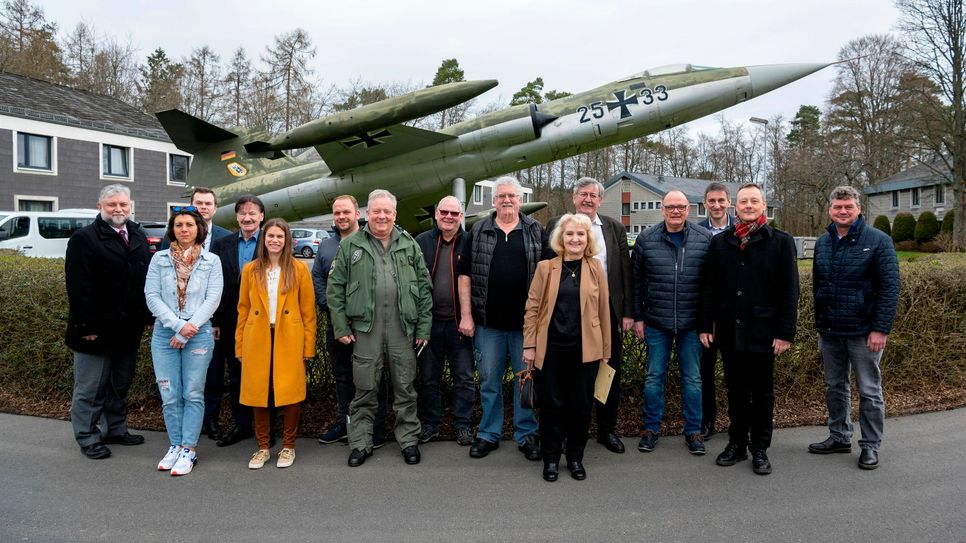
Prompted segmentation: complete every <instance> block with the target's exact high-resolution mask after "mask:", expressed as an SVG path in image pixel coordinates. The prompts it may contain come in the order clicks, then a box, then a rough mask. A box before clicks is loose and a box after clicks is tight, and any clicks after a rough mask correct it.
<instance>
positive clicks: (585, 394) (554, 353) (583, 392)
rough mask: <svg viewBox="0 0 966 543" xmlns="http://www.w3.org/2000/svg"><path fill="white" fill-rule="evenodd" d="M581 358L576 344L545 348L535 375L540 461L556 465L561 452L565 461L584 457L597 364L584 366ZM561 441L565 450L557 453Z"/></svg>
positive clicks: (559, 450)
mask: <svg viewBox="0 0 966 543" xmlns="http://www.w3.org/2000/svg"><path fill="white" fill-rule="evenodd" d="M581 358H582V357H581V349H580V346H579V345H578V346H577V347H576V348H573V347H571V348H567V349H555V348H554V345H552V344H551V345H548V346H547V356H546V358H545V359H544V361H543V369H541V370H540V371H538V372H536V384H537V396H538V397H537V401H538V402H539V407H540V409H539V415H540V440H541V450H542V452H543V460H544V462H559V461H560V453H561V452H565V453H566V455H567V459H568V460H583V458H584V447H585V446H586V445H587V430H588V429H589V428H590V411H591V406H592V405H593V401H594V380H595V379H596V378H597V369H598V364H597V363H596V362H595V363H590V364H585V363H583V362H582V361H581ZM564 439H566V440H567V450H566V451H561V443H562V441H563V440H564Z"/></svg>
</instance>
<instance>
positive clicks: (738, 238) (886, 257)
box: [66, 177, 899, 481]
mask: <svg viewBox="0 0 966 543" xmlns="http://www.w3.org/2000/svg"><path fill="white" fill-rule="evenodd" d="M492 190H493V206H494V211H493V213H492V214H491V215H490V216H488V217H486V218H484V219H482V220H479V221H478V222H477V223H476V224H475V225H473V227H472V228H471V229H470V230H469V231H466V230H464V228H463V226H462V225H463V219H464V210H463V207H462V203H461V202H460V201H459V200H457V199H456V198H454V197H446V198H443V199H442V200H441V201H440V202H439V204H438V205H437V207H436V210H435V224H434V226H433V228H432V229H431V230H429V231H426V232H423V233H422V234H420V235H418V236H416V237H415V238H414V237H412V236H411V235H410V234H409V233H407V232H406V231H404V230H402V229H401V228H399V227H397V226H396V225H395V219H396V198H395V196H394V195H393V194H392V193H390V192H388V191H385V190H375V191H373V192H372V193H371V194H370V195H369V198H368V202H367V221H366V223H365V225H364V226H360V216H361V213H360V210H359V204H358V202H357V201H356V199H355V198H353V197H352V196H349V195H345V196H340V197H338V198H336V199H335V200H334V202H333V205H332V210H333V226H334V233H335V235H334V236H332V237H331V238H329V239H328V240H325V241H323V242H322V243H321V244H320V246H319V250H318V252H317V255H316V259H315V263H314V265H313V267H312V271H311V274H310V272H309V270H308V269H307V268H306V267H305V266H304V265H302V264H300V263H298V262H297V261H296V260H295V259H294V258H293V253H292V238H291V232H290V230H289V227H288V225H287V224H286V223H285V221H283V220H281V219H270V220H268V221H265V220H264V219H265V216H264V205H263V204H262V203H261V201H260V200H259V199H258V198H257V197H255V196H244V197H242V198H240V199H239V200H238V201H237V202H236V204H235V212H236V218H237V219H238V224H239V230H238V231H237V232H236V233H229V232H227V231H224V230H222V231H216V230H215V228H217V227H215V228H212V226H211V218H212V216H213V214H214V212H215V209H216V207H217V205H216V202H215V196H214V194H213V193H212V192H211V191H210V190H208V189H203V188H198V189H196V190H195V193H194V194H193V195H192V203H191V205H190V206H183V207H176V208H173V209H172V214H171V217H170V219H169V221H168V230H167V233H166V239H167V240H168V243H169V245H168V246H167V248H166V249H163V250H161V251H159V252H158V253H157V254H156V255H154V257H153V258H150V257H149V255H148V251H147V243H146V240H145V239H144V235H143V232H142V231H141V229H140V228H138V226H137V224H136V223H133V222H131V221H130V220H129V215H130V192H129V191H128V189H127V188H126V187H124V186H121V185H111V186H108V187H105V189H104V190H103V191H102V192H101V195H100V198H99V203H98V209H99V210H100V215H99V217H98V218H97V219H96V220H95V221H94V223H93V224H92V225H91V226H89V227H86V228H84V229H81V230H79V231H78V232H77V233H75V235H74V236H73V237H72V238H71V240H70V243H69V245H68V253H67V261H66V270H67V287H68V297H69V301H70V319H69V323H68V331H67V344H68V346H69V347H70V348H71V349H72V350H73V351H74V374H75V384H74V396H73V403H72V409H71V416H72V421H73V426H74V433H75V438H76V439H77V442H78V444H79V445H80V446H81V448H82V450H83V452H84V453H85V454H86V455H87V456H88V457H90V458H105V457H107V456H109V455H110V454H111V453H110V450H109V449H108V448H107V446H106V445H107V444H120V445H136V444H139V443H143V441H144V439H143V437H142V436H137V435H133V434H131V433H130V432H129V431H128V429H127V426H126V422H125V414H126V395H127V390H128V388H129V386H130V383H131V379H132V377H133V373H134V363H135V359H136V353H137V345H138V343H139V338H140V335H141V333H142V332H143V330H144V327H145V326H151V324H152V323H153V338H152V358H153V362H154V369H155V376H156V380H157V385H158V389H159V391H160V394H161V399H162V405H163V414H164V420H165V425H166V427H167V430H168V436H169V439H170V447H169V448H168V450H167V452H166V454H165V455H164V457H163V458H162V460H161V462H160V463H159V464H158V469H160V470H169V471H170V472H171V474H172V475H183V474H185V473H188V472H190V471H191V469H192V467H193V466H194V464H195V462H196V459H197V453H196V447H197V444H198V439H199V435H200V434H201V433H202V432H205V433H208V435H209V436H210V437H212V438H213V439H216V442H217V444H218V445H219V446H228V445H231V444H234V443H237V442H238V441H241V440H244V439H247V438H249V437H251V436H252V435H254V436H255V437H256V441H257V445H258V449H257V450H256V451H255V453H254V454H253V455H252V457H251V459H250V461H249V468H251V469H258V468H261V467H262V466H264V464H265V463H266V462H267V461H268V460H269V459H270V457H271V452H270V451H271V448H272V446H273V445H274V438H273V436H272V431H271V421H272V419H273V418H274V412H275V410H276V409H278V408H281V409H282V410H283V417H282V418H283V421H284V430H283V436H284V437H283V447H282V449H281V451H280V452H279V454H278V459H277V464H276V465H277V466H278V467H287V466H290V465H292V463H293V462H294V459H295V436H296V434H297V431H298V422H299V417H300V408H299V406H300V404H301V402H302V401H303V400H304V399H305V397H306V380H305V361H306V360H307V359H310V358H312V357H314V356H315V335H316V306H317V307H318V310H319V312H320V314H324V315H325V316H326V317H327V318H326V321H327V322H328V328H327V330H326V349H327V350H328V353H329V355H330V356H329V358H330V360H331V362H332V373H333V376H334V378H335V383H336V387H335V393H336V400H337V401H336V405H337V413H336V414H337V419H336V422H335V424H334V425H333V426H332V427H331V428H329V429H327V430H326V431H325V433H324V434H323V435H322V436H321V437H320V438H319V441H320V442H321V443H335V442H339V441H343V440H345V441H348V444H349V449H350V453H349V456H348V465H349V466H352V467H357V466H361V465H362V464H364V463H365V461H366V459H367V458H369V457H370V456H371V455H372V454H373V451H374V449H376V448H378V447H380V446H381V445H383V444H384V443H385V441H386V436H387V433H388V429H387V428H386V423H385V417H386V411H387V408H388V402H389V398H390V397H391V398H392V408H393V410H394V412H395V419H396V424H395V428H394V433H395V439H396V442H397V444H398V445H399V447H400V451H401V454H402V457H403V459H404V461H405V463H407V464H417V463H419V462H420V460H421V455H420V451H419V445H420V444H422V443H426V442H428V441H431V440H433V439H435V438H436V437H437V436H438V435H439V433H440V427H441V418H442V394H441V387H440V383H441V381H442V375H443V373H444V369H445V366H446V365H447V364H448V367H449V374H450V376H451V380H452V389H453V408H452V423H453V428H454V430H455V438H456V441H457V443H458V444H459V445H462V446H468V447H469V455H470V456H471V457H473V458H483V457H485V456H487V455H488V454H489V453H490V452H492V451H494V450H496V449H497V448H498V447H499V446H500V441H501V439H502V437H503V415H504V398H503V384H504V377H505V374H506V370H507V366H508V365H509V366H510V367H511V368H512V371H513V372H514V373H515V374H516V375H517V378H515V379H514V387H513V391H514V392H513V400H512V409H513V425H512V426H513V433H512V437H513V440H514V441H515V442H516V444H517V447H518V449H519V450H520V452H521V453H522V454H523V455H524V456H525V457H526V458H527V459H528V460H534V461H539V460H543V478H544V479H545V480H546V481H555V480H557V478H558V476H559V469H560V462H561V457H562V456H563V457H565V459H566V463H565V466H566V468H567V470H568V471H569V472H570V475H571V477H572V478H574V479H576V480H583V479H585V478H586V476H587V470H586V468H585V466H584V465H583V459H584V449H585V446H586V443H587V440H588V432H589V428H590V422H591V419H592V412H593V411H594V408H595V406H596V423H597V424H596V428H597V435H596V437H597V441H598V442H599V443H601V444H602V445H603V446H604V447H606V448H607V449H608V450H610V451H612V452H614V453H623V452H624V451H625V447H624V444H623V442H622V440H621V438H620V436H619V435H618V433H617V432H616V423H617V415H618V407H619V404H620V390H621V385H620V380H621V375H620V373H621V365H622V364H621V361H622V353H621V346H622V336H623V334H624V333H625V332H628V331H633V333H634V334H635V335H636V336H637V337H638V338H640V339H642V340H644V341H645V343H646V347H647V349H646V353H647V354H646V370H647V371H646V377H645V383H644V390H643V392H644V400H643V402H642V437H641V438H640V441H639V443H638V449H639V450H640V451H642V452H650V451H653V450H654V449H655V447H656V446H657V443H658V439H659V437H660V429H661V424H662V419H663V413H664V403H665V390H664V388H665V381H666V375H667V371H668V367H669V363H670V360H671V355H672V352H673V353H674V354H675V355H676V357H675V359H676V360H677V362H678V365H679V369H680V373H681V381H682V384H681V394H682V401H681V405H682V414H683V418H684V441H685V445H686V447H687V450H688V452H690V453H691V454H695V455H702V454H705V453H706V448H705V441H706V440H707V439H708V438H710V437H711V436H712V435H714V434H715V432H716V430H717V429H716V419H717V412H716V405H717V402H716V400H715V397H716V396H715V390H714V385H715V379H714V375H715V367H716V365H717V358H718V354H719V353H720V355H721V359H722V361H723V367H724V376H725V386H726V388H727V397H728V415H729V419H730V425H729V428H728V443H727V446H726V447H725V448H724V451H723V452H722V453H721V454H719V455H718V457H717V459H716V463H717V464H718V465H721V466H731V465H734V464H735V463H737V462H739V461H741V460H745V459H747V458H748V453H749V451H750V453H751V457H752V468H753V471H754V472H755V473H758V474H768V473H771V470H772V467H771V463H770V461H769V459H768V456H767V453H766V451H767V449H768V448H769V446H770V443H771V435H772V418H773V410H774V391H773V374H774V371H773V368H774V363H775V358H776V357H777V356H778V355H780V354H782V353H783V352H785V351H787V350H788V349H789V348H790V346H791V344H792V342H793V341H794V339H795V332H796V320H797V305H798V304H797V303H798V296H799V280H798V266H797V254H796V248H795V244H794V241H793V238H792V237H791V236H789V235H788V234H786V233H784V232H782V231H780V230H778V229H776V228H774V227H772V226H770V225H768V224H767V218H766V213H765V211H766V209H767V203H766V200H765V195H764V193H763V192H762V190H761V189H760V187H758V186H757V185H754V184H747V185H744V186H742V187H740V188H739V190H738V191H737V193H736V195H735V206H734V208H735V215H731V214H730V213H729V209H730V208H731V195H730V194H729V192H728V189H727V187H725V186H724V185H721V184H718V183H711V184H710V185H709V186H708V187H707V190H706V191H705V195H704V206H705V209H706V211H707V215H708V216H707V218H706V219H705V220H704V221H702V222H701V223H697V224H696V223H692V222H689V221H688V215H689V212H690V209H691V204H690V203H689V201H688V198H687V196H686V195H685V194H684V193H682V192H681V191H677V190H671V191H669V192H668V193H667V194H666V195H665V196H664V199H663V201H662V205H661V213H662V216H663V219H664V220H663V221H662V222H661V223H659V224H657V225H655V226H653V227H651V228H648V229H646V230H645V231H643V232H642V233H641V234H640V235H639V236H638V238H637V240H636V242H635V244H634V248H633V251H631V250H629V249H628V244H627V237H626V234H625V227H624V226H623V225H622V224H621V222H620V221H618V220H616V219H613V218H610V217H606V216H604V215H601V214H599V213H598V209H599V208H600V205H601V198H602V195H603V186H602V185H601V184H600V183H599V182H598V181H597V180H595V179H592V178H581V179H579V180H577V181H576V182H575V184H574V189H573V204H574V212H573V213H568V214H565V215H563V216H560V217H555V218H554V219H552V220H551V221H550V223H549V224H548V227H547V228H546V229H545V228H544V227H543V226H542V225H541V224H540V223H539V222H537V221H536V220H534V219H533V218H531V217H528V216H527V215H525V214H523V213H522V212H521V211H520V197H521V192H522V191H521V187H520V185H519V183H518V182H517V180H516V179H515V178H512V177H501V178H499V179H497V180H496V181H495V182H494V184H493V189H492ZM829 202H830V203H829V216H830V219H831V224H830V225H829V229H828V232H826V233H825V234H823V235H822V236H821V237H820V239H819V240H818V242H817V244H816V247H815V260H814V265H813V274H814V277H813V279H814V280H813V288H814V296H815V302H816V303H815V307H816V325H817V329H818V332H819V344H820V350H821V354H822V359H823V363H824V367H825V381H826V390H827V403H828V410H829V431H830V435H829V437H828V438H827V439H826V440H825V441H822V442H819V443H814V444H812V445H810V446H809V451H810V452H813V453H816V454H826V453H837V452H849V451H850V450H851V438H852V424H851V414H850V406H851V397H850V391H849V375H850V372H851V371H854V372H855V373H856V379H857V383H858V388H859V397H860V409H859V411H860V426H861V429H862V439H861V440H860V441H859V446H860V448H861V449H862V453H861V455H860V458H859V467H861V468H865V469H874V468H875V467H877V466H878V454H877V451H878V448H879V445H880V442H881V434H882V426H883V419H884V403H883V400H882V389H881V376H880V373H879V360H880V358H881V355H882V351H883V348H884V346H885V343H886V340H887V338H888V334H889V332H890V330H891V325H892V321H893V319H894V316H895V311H896V303H897V299H898V292H899V276H898V265H897V260H896V255H895V251H894V249H893V247H892V244H891V240H889V238H888V237H887V236H885V235H884V234H882V233H881V232H879V231H878V230H876V229H874V228H871V227H868V226H867V225H866V224H865V221H864V218H863V216H862V215H861V206H860V197H859V194H858V192H857V191H855V189H853V188H851V187H839V188H837V189H835V191H833V193H832V194H831V195H830V199H829ZM118 288H120V289H121V292H120V294H119V293H118ZM226 366H227V369H228V373H229V392H230V398H231V401H232V404H233V405H232V415H233V419H234V423H235V428H234V429H233V430H231V431H229V432H222V431H221V428H220V426H219V424H218V418H217V414H218V411H219V409H220V405H219V403H218V402H219V401H220V399H221V397H222V395H223V392H224V391H223V390H222V387H223V385H224V372H225V368H226ZM474 370H475V371H476V372H477V373H478V375H479V391H480V392H479V395H480V406H481V411H482V416H481V419H480V422H479V426H478V427H477V429H476V432H475V435H474V432H473V428H472V427H471V424H472V417H473V408H474V405H475V404H476V397H475V396H476V394H475V393H476V385H475V382H474ZM528 371H532V372H533V375H534V376H535V383H536V392H537V393H536V401H535V405H530V402H527V401H522V400H523V398H521V397H520V388H519V387H518V386H516V385H517V384H518V383H517V380H518V379H519V376H520V375H523V374H525V373H527V372H528ZM385 374H388V377H389V378H388V379H387V380H386V381H388V383H387V382H384V379H383V376H384V375H385ZM602 376H603V377H604V378H603V379H601V377H602ZM390 389H391V395H390ZM595 394H596V396H597V397H598V399H599V400H595ZM528 399H529V398H528ZM533 407H535V409H534V408H533ZM102 416H103V418H104V421H105V423H106V426H105V427H104V428H103V429H102V428H100V427H99V421H100V419H101V417H102Z"/></svg>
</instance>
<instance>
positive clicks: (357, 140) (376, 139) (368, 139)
mask: <svg viewBox="0 0 966 543" xmlns="http://www.w3.org/2000/svg"><path fill="white" fill-rule="evenodd" d="M634 101H635V102H636V101H637V98H635V99H634ZM389 136H392V134H390V133H389V131H388V130H386V129H383V130H380V131H378V132H375V133H373V132H367V133H365V134H362V135H359V136H356V137H354V138H352V139H348V140H343V141H342V145H345V148H346V149H352V148H353V147H355V146H356V145H359V144H365V146H366V148H367V149H368V148H369V147H375V146H376V145H379V144H380V143H386V142H384V141H382V139H385V138H388V137H389Z"/></svg>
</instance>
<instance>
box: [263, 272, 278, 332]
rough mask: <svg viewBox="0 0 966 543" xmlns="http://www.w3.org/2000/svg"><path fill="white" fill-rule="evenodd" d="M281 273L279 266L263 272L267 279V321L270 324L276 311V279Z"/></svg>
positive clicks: (273, 321) (272, 322)
mask: <svg viewBox="0 0 966 543" xmlns="http://www.w3.org/2000/svg"><path fill="white" fill-rule="evenodd" d="M281 275H282V269H281V268H272V269H270V270H268V271H267V272H265V276H266V278H267V279H268V281H267V283H268V322H269V323H270V324H275V312H276V311H278V280H279V278H280V277H281Z"/></svg>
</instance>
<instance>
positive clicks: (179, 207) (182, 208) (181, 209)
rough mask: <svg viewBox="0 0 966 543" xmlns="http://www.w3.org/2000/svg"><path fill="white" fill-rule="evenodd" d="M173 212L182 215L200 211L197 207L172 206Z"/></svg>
mask: <svg viewBox="0 0 966 543" xmlns="http://www.w3.org/2000/svg"><path fill="white" fill-rule="evenodd" d="M171 211H173V212H175V213H181V212H182V211H198V208H197V207H195V206H172V207H171Z"/></svg>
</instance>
